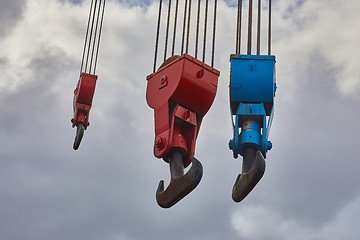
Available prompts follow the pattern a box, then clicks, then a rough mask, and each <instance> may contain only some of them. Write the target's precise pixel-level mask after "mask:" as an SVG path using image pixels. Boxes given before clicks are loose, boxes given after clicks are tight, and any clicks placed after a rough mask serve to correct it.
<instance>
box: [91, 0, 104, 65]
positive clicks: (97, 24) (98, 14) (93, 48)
mask: <svg viewBox="0 0 360 240" xmlns="http://www.w3.org/2000/svg"><path fill="white" fill-rule="evenodd" d="M100 6H101V0H100V5H99V9H98V12H97V16H96V25H95V33H94V41H93V46H92V50H91V60H90V67H89V71H90V72H91V67H92V64H93V59H94V53H95V45H96V43H97V41H96V36H97V33H98V27H99V17H100Z"/></svg>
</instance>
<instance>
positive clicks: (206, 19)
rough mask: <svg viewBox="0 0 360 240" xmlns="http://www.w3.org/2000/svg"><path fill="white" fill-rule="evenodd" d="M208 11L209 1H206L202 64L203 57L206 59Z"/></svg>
mask: <svg viewBox="0 0 360 240" xmlns="http://www.w3.org/2000/svg"><path fill="white" fill-rule="evenodd" d="M208 9H209V0H206V4H205V20H204V41H203V59H202V61H203V62H205V57H206V33H207V24H208Z"/></svg>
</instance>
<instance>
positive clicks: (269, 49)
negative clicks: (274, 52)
mask: <svg viewBox="0 0 360 240" xmlns="http://www.w3.org/2000/svg"><path fill="white" fill-rule="evenodd" d="M268 31H269V32H268V55H271V0H269V27H268Z"/></svg>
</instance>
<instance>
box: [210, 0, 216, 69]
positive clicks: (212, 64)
mask: <svg viewBox="0 0 360 240" xmlns="http://www.w3.org/2000/svg"><path fill="white" fill-rule="evenodd" d="M216 12H217V0H215V5H214V23H213V39H212V50H211V67H214V60H215V59H214V57H215V35H216Z"/></svg>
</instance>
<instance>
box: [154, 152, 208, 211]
mask: <svg viewBox="0 0 360 240" xmlns="http://www.w3.org/2000/svg"><path fill="white" fill-rule="evenodd" d="M179 158H180V159H181V160H182V157H181V154H174V155H173V157H172V159H171V160H170V161H169V164H170V167H171V170H170V173H171V180H170V183H169V185H168V187H167V188H166V190H165V191H164V180H161V181H160V182H159V186H158V188H157V191H156V201H157V203H158V205H159V206H160V207H162V208H170V207H172V206H173V205H175V204H176V203H177V202H179V201H180V200H181V199H182V198H184V197H185V196H186V195H188V194H189V193H190V192H191V191H192V190H194V189H195V188H196V187H197V185H198V184H199V183H200V181H201V178H202V174H203V167H202V165H201V163H200V162H199V161H198V160H197V159H196V158H195V157H193V156H190V159H191V163H192V165H191V168H190V170H189V171H188V172H187V173H186V174H185V175H183V174H182V171H183V166H182V164H177V163H178V162H180V161H179ZM172 162H173V163H172ZM181 168H182V169H181Z"/></svg>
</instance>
